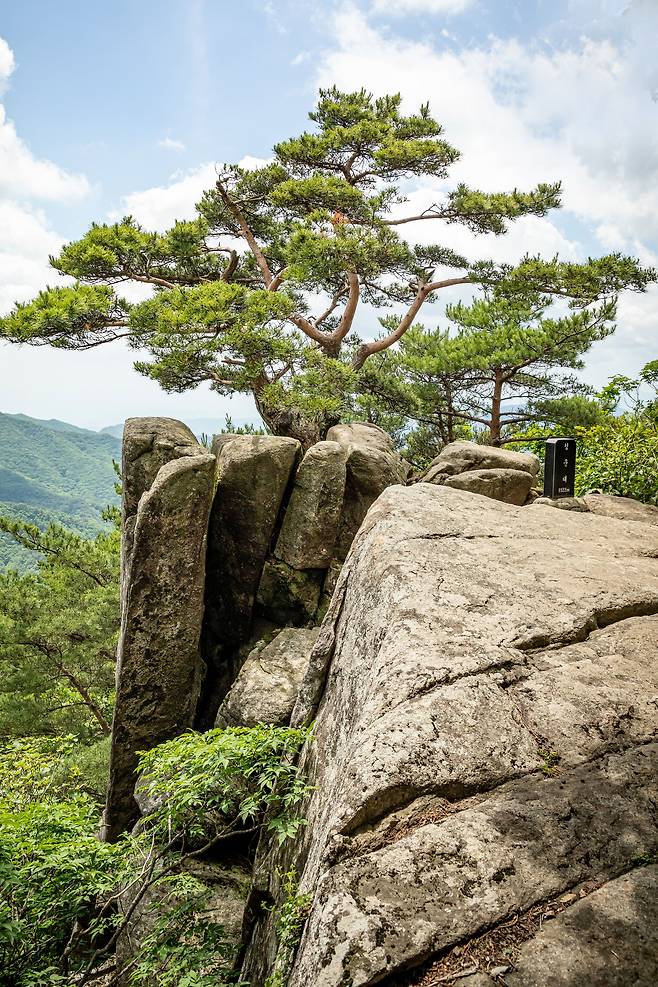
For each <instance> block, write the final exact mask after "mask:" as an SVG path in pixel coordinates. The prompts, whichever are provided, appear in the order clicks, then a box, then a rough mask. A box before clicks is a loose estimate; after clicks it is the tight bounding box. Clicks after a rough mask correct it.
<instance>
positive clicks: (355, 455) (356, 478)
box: [327, 422, 409, 562]
mask: <svg viewBox="0 0 658 987" xmlns="http://www.w3.org/2000/svg"><path fill="white" fill-rule="evenodd" d="M327 439H328V440H330V441H332V442H337V443H338V444H339V445H340V446H342V447H343V448H344V450H345V454H346V457H347V473H346V481H345V499H344V501H343V510H342V513H341V518H340V524H339V530H338V537H337V540H336V549H335V555H336V558H337V559H338V561H340V562H342V561H343V560H344V559H345V557H346V555H347V553H348V551H349V550H350V546H351V544H352V542H353V541H354V536H355V535H356V533H357V531H358V530H359V528H360V526H361V523H362V521H363V519H364V518H365V516H366V514H367V513H368V508H369V507H370V506H371V505H372V504H373V503H374V502H375V501H376V500H377V498H378V497H379V495H380V494H381V493H382V491H383V490H385V489H386V488H387V487H390V486H391V485H392V484H397V483H406V480H407V475H408V472H409V466H408V463H406V462H405V461H404V460H403V459H402V457H401V456H400V455H399V454H398V453H397V452H396V450H395V446H394V444H393V440H392V439H391V437H390V435H388V434H387V433H386V432H384V430H383V429H381V428H379V427H378V426H377V425H372V424H370V423H368V422H354V423H353V424H350V425H334V426H333V427H332V428H330V429H329V431H328V432H327Z"/></svg>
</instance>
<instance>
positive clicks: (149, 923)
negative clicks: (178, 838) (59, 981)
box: [116, 857, 251, 987]
mask: <svg viewBox="0 0 658 987" xmlns="http://www.w3.org/2000/svg"><path fill="white" fill-rule="evenodd" d="M183 874H184V877H185V878H186V879H187V880H188V881H189V879H190V878H192V879H194V881H195V882H197V888H198V892H199V893H206V894H207V895H208V898H207V902H206V905H205V910H204V916H203V918H204V920H206V921H207V922H208V923H209V924H210V925H211V926H213V925H215V926H218V930H217V931H218V934H219V936H220V939H221V941H222V942H223V943H226V944H227V945H228V946H229V948H230V947H231V946H232V947H233V949H234V951H235V954H236V955H237V952H238V949H239V947H240V942H241V933H242V922H243V919H244V911H245V905H246V901H247V895H248V893H249V886H250V883H251V867H250V865H249V861H248V860H245V859H242V858H239V857H236V858H234V859H227V860H224V861H222V862H221V863H218V862H215V861H213V862H208V861H202V860H189V861H187V863H186V865H185V867H184V870H183ZM133 900H134V898H133V896H132V894H130V893H124V894H123V895H122V896H121V898H120V900H119V911H120V913H123V914H125V913H126V912H127V910H128V909H129V908H130V906H131V905H132V903H133ZM178 902H179V899H178V898H177V896H176V893H175V890H174V891H173V894H172V886H171V884H170V883H165V884H164V885H158V884H157V883H156V884H154V885H153V887H152V888H150V889H149V890H148V891H147V892H146V894H145V895H144V896H143V898H142V899H141V901H139V902H138V904H137V906H136V908H135V910H134V912H133V913H132V916H131V918H130V920H129V922H128V925H127V927H126V929H125V931H124V932H122V934H121V936H120V937H119V941H118V943H117V956H116V958H117V963H118V966H119V967H122V966H124V965H125V964H127V963H129V962H130V960H131V959H132V958H133V957H134V956H135V954H136V952H137V950H138V948H139V947H140V945H141V944H142V943H143V942H144V940H145V939H146V938H147V936H149V935H151V934H152V933H153V932H154V931H155V928H156V925H157V921H158V916H159V913H160V910H162V911H165V912H166V911H167V910H170V909H172V908H175V907H176V905H177V904H178ZM153 987H157V982H156V981H153Z"/></svg>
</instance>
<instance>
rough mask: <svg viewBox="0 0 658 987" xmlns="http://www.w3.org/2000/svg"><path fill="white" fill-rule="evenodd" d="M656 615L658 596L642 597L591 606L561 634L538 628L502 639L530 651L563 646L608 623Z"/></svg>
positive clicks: (587, 637)
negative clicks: (579, 621)
mask: <svg viewBox="0 0 658 987" xmlns="http://www.w3.org/2000/svg"><path fill="white" fill-rule="evenodd" d="M657 615H658V597H652V598H651V599H649V600H642V601H639V602H636V603H626V604H622V605H620V606H616V607H615V606H611V607H603V608H601V609H599V610H595V611H594V613H593V614H592V615H591V616H590V617H588V618H587V619H586V620H585V621H583V623H582V624H580V625H578V626H577V627H574V628H572V629H571V630H569V631H566V632H565V633H563V634H551V633H550V631H539V632H536V633H535V634H532V633H531V634H528V635H526V636H525V637H517V638H514V639H513V640H511V641H508V642H506V643H507V646H508V647H510V648H516V650H517V651H521V652H525V653H532V652H533V651H540V650H541V651H543V650H546V649H548V648H554V649H556V650H557V649H559V648H564V647H568V646H569V645H571V644H582V643H583V642H585V641H587V640H588V639H589V638H590V637H591V635H592V634H593V633H594V632H595V631H599V630H603V629H604V628H605V627H610V626H611V625H612V624H618V623H621V622H622V621H624V620H630V619H632V618H633V617H655V616H657Z"/></svg>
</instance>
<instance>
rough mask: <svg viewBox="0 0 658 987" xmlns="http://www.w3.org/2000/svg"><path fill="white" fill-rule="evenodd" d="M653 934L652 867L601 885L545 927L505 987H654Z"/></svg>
mask: <svg viewBox="0 0 658 987" xmlns="http://www.w3.org/2000/svg"><path fill="white" fill-rule="evenodd" d="M657 929H658V866H656V865H654V866H652V867H641V868H640V869H638V870H635V871H633V872H632V873H630V874H624V875H623V876H622V877H619V878H617V880H615V881H611V882H610V883H609V884H605V885H604V886H603V887H602V888H599V889H598V890H597V891H594V892H593V893H592V894H590V895H588V896H587V897H586V898H585V899H583V900H582V901H578V902H577V903H576V904H574V905H573V906H572V907H571V908H568V909H566V910H565V911H564V912H561V913H560V915H558V916H557V918H555V919H554V920H553V921H550V922H546V923H544V925H543V927H542V930H541V932H540V933H539V934H538V935H537V936H536V937H535V938H534V939H531V940H530V941H529V942H527V943H526V944H525V945H524V946H523V947H522V949H521V953H520V956H519V957H518V959H517V960H516V962H515V964H514V969H513V970H510V971H509V972H508V973H506V974H505V982H506V984H508V985H509V987H584V985H585V984H587V985H588V987H631V985H632V987H655V985H656V984H658V933H657V931H656V930H657ZM488 982H489V984H490V985H491V984H493V981H492V980H488ZM464 983H466V984H468V983H469V981H468V980H465V981H464Z"/></svg>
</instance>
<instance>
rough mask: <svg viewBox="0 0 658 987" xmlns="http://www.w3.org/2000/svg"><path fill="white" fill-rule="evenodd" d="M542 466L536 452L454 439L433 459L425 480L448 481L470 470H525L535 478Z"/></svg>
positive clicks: (434, 481) (426, 481) (432, 481)
mask: <svg viewBox="0 0 658 987" xmlns="http://www.w3.org/2000/svg"><path fill="white" fill-rule="evenodd" d="M539 465H540V463H539V459H538V458H537V456H535V455H533V454H532V453H527V452H515V451H514V450H513V449H502V448H500V447H498V446H485V445H479V444H478V443H477V442H451V443H450V444H449V445H447V446H445V448H444V449H442V450H441V453H440V454H439V455H438V456H437V457H436V459H433V460H432V462H431V464H430V468H429V469H428V471H427V473H425V475H424V476H422V477H421V479H422V480H423V481H424V482H425V483H444V482H445V480H446V478H447V477H449V476H456V475H457V474H458V473H468V472H469V471H470V470H522V471H524V472H526V473H530V475H531V477H532V479H533V481H534V480H535V479H536V477H537V474H538V473H539Z"/></svg>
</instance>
